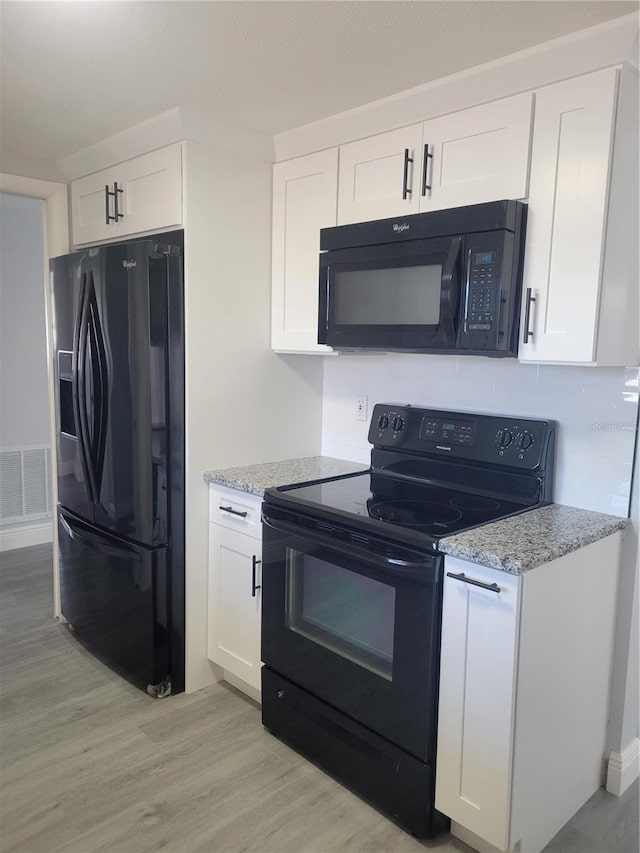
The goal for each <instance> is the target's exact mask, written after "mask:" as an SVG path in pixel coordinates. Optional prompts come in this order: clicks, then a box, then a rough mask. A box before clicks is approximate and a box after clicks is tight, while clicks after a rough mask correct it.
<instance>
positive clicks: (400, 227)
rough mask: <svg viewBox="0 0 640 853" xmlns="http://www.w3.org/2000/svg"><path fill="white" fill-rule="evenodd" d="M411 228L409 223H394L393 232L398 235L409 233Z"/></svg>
mask: <svg viewBox="0 0 640 853" xmlns="http://www.w3.org/2000/svg"><path fill="white" fill-rule="evenodd" d="M409 228H411V226H410V225H409V223H408V222H402V223H400V222H394V223H393V230H394V231H395V232H396V234H402V232H403V231H408V230H409Z"/></svg>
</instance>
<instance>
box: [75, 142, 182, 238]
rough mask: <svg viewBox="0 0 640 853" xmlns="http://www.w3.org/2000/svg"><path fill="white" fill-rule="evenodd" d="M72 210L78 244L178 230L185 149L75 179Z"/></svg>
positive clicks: (166, 150) (151, 155)
mask: <svg viewBox="0 0 640 853" xmlns="http://www.w3.org/2000/svg"><path fill="white" fill-rule="evenodd" d="M71 212H72V223H73V242H74V245H76V246H82V245H86V244H88V243H97V242H100V241H104V240H118V239H120V238H122V237H127V236H129V235H132V234H144V233H145V232H150V231H159V230H161V229H162V230H164V229H169V228H175V227H178V226H180V225H181V224H182V148H181V145H180V144H179V143H177V144H175V145H169V146H168V147H166V148H159V149H158V150H157V151H152V152H150V153H149V154H143V155H142V156H140V157H135V158H134V159H133V160H127V161H126V162H124V163H120V164H118V165H117V166H111V167H110V168H108V169H103V170H102V171H100V172H95V173H94V174H93V175H88V176H87V177H85V178H79V179H78V180H76V181H72V183H71Z"/></svg>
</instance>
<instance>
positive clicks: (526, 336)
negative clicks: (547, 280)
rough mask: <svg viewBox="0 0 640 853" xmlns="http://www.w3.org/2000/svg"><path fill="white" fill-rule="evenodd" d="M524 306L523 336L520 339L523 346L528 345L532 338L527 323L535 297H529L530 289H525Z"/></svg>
mask: <svg viewBox="0 0 640 853" xmlns="http://www.w3.org/2000/svg"><path fill="white" fill-rule="evenodd" d="M525 300H526V304H525V309H524V336H523V338H522V343H523V344H528V343H529V338H532V337H533V332H532V331H531V329H530V328H529V323H530V322H531V303H532V302H535V301H536V298H535V296H532V295H531V288H530V287H528V288H527V295H526V296H525Z"/></svg>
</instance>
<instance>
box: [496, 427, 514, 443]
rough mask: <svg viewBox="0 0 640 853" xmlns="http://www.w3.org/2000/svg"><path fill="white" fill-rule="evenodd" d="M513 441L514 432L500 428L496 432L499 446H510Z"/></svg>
mask: <svg viewBox="0 0 640 853" xmlns="http://www.w3.org/2000/svg"><path fill="white" fill-rule="evenodd" d="M512 441H513V434H512V433H511V432H510V431H509V430H508V429H499V430H498V432H497V433H496V444H497V445H498V447H500V448H504V447H509V445H510V444H511V442H512Z"/></svg>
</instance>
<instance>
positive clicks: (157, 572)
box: [51, 231, 184, 696]
mask: <svg viewBox="0 0 640 853" xmlns="http://www.w3.org/2000/svg"><path fill="white" fill-rule="evenodd" d="M182 256H183V232H182V231H173V232H170V233H166V234H162V235H156V236H155V237H153V238H151V239H146V240H136V241H132V242H126V243H117V244H111V245H108V246H100V247H96V248H89V249H86V250H84V251H80V252H76V253H74V254H70V255H64V256H62V257H59V258H54V259H53V260H52V261H51V288H52V306H53V331H54V334H53V347H54V351H53V357H54V373H55V396H56V432H57V436H56V453H57V482H58V505H57V523H58V538H59V566H60V593H61V603H62V614H63V616H64V617H65V618H66V619H67V620H68V622H69V623H70V625H71V626H72V628H73V629H74V631H75V632H76V633H77V636H78V639H79V640H80V641H81V642H82V643H83V644H84V645H86V647H87V648H88V649H89V650H90V651H92V652H93V653H94V654H96V655H97V656H98V657H100V658H101V659H102V660H104V662H105V663H107V664H108V665H110V666H111V667H112V668H113V669H115V670H116V671H117V672H119V673H120V674H122V675H123V676H125V677H126V678H128V679H129V680H130V681H131V682H133V683H135V684H138V685H139V686H141V687H142V688H145V689H147V691H148V692H149V693H150V694H152V695H155V696H165V695H168V694H169V693H176V692H179V691H181V690H183V689H184V323H183V265H182Z"/></svg>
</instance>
